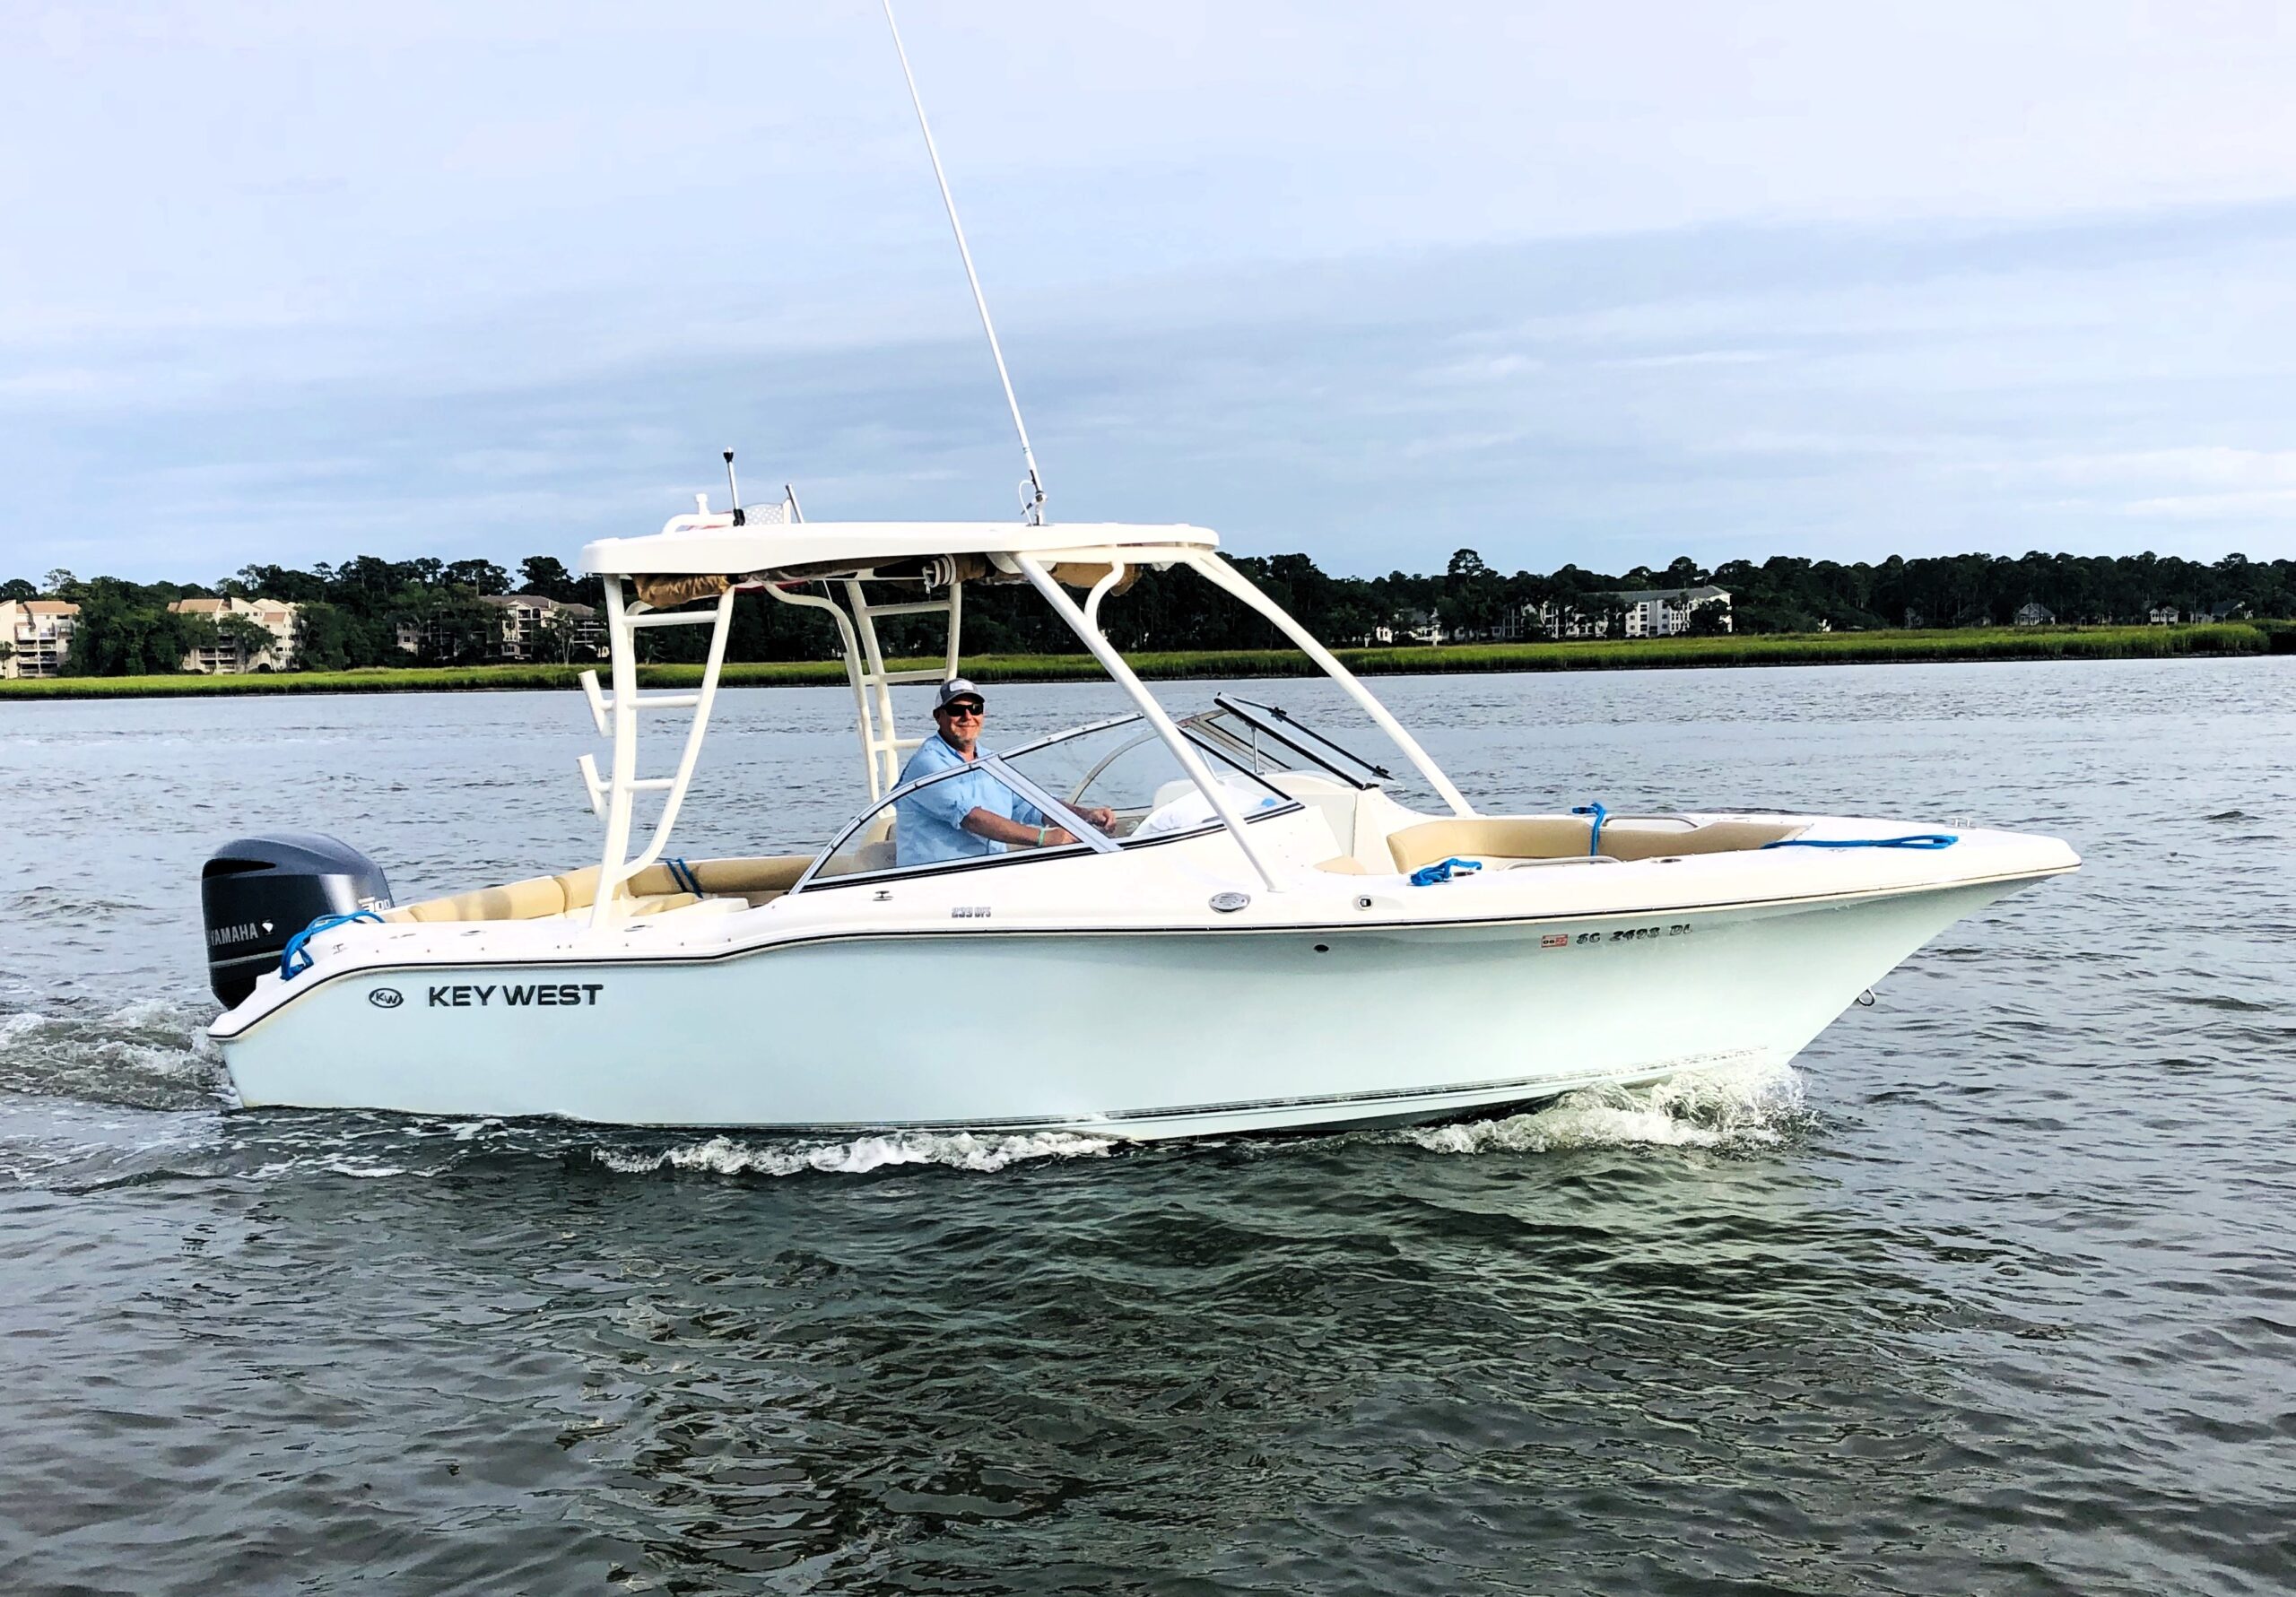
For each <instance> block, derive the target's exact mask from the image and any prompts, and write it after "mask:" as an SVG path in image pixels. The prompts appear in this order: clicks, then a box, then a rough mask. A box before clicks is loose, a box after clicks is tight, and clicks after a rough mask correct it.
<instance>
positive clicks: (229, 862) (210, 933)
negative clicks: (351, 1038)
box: [199, 832, 391, 1009]
mask: <svg viewBox="0 0 2296 1597" xmlns="http://www.w3.org/2000/svg"><path fill="white" fill-rule="evenodd" d="M390 901H391V884H390V883H389V882H388V881H386V880H384V877H383V872H382V867H380V866H379V865H378V864H375V862H374V861H372V860H370V859H369V858H368V857H367V856H366V855H363V854H361V853H360V852H359V851H358V850H357V849H355V848H353V847H352V846H351V845H350V844H348V843H344V842H341V841H339V840H338V839H336V838H330V837H327V836H326V835H325V834H324V833H320V832H265V833H263V834H261V835H260V836H257V837H253V838H237V839H235V840H234V841H232V842H230V843H226V844H224V845H223V846H222V847H221V848H219V849H217V850H216V851H215V853H214V854H213V855H212V856H210V858H209V859H208V861H207V864H205V865H204V867H203V868H202V869H201V871H200V872H199V906H200V908H201V910H202V912H203V913H204V916H205V917H206V922H207V982H208V985H210V986H212V987H213V988H214V989H215V996H216V997H218V998H220V999H222V1001H223V1007H224V1008H226V1009H230V1008H234V1007H236V1006H237V1005H238V1004H239V1002H240V1000H242V999H244V998H245V997H247V995H248V994H250V993H252V992H254V991H255V980H256V977H257V976H261V975H262V974H263V973H264V972H265V970H268V969H273V968H276V967H277V965H278V963H279V957H280V955H281V954H282V953H283V952H285V950H286V948H287V940H288V939H289V938H291V937H292V936H294V935H295V933H298V932H300V931H301V930H302V929H303V928H304V927H305V926H308V925H309V924H311V923H312V922H313V921H315V920H317V919H318V917H319V916H323V915H349V914H350V913H352V911H353V910H358V909H387V908H388V907H390Z"/></svg>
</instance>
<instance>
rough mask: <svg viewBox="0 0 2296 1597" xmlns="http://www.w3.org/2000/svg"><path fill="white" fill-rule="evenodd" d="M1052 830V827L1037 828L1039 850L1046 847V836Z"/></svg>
mask: <svg viewBox="0 0 2296 1597" xmlns="http://www.w3.org/2000/svg"><path fill="white" fill-rule="evenodd" d="M1050 830H1051V828H1050V827H1044V826H1040V827H1039V828H1037V846H1038V847H1039V848H1042V847H1043V846H1044V835H1045V833H1047V832H1048V831H1050Z"/></svg>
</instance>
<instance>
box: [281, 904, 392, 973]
mask: <svg viewBox="0 0 2296 1597" xmlns="http://www.w3.org/2000/svg"><path fill="white" fill-rule="evenodd" d="M353 921H372V922H374V923H375V924H377V925H378V926H379V925H381V924H383V917H382V916H379V915H377V914H376V913H375V912H374V911H373V910H371V909H354V910H352V912H351V913H350V914H349V915H323V916H319V918H318V919H317V920H315V921H313V922H312V923H311V924H309V925H308V926H305V927H304V928H303V929H302V930H301V931H300V932H298V933H295V935H293V936H292V937H290V938H289V939H288V940H287V946H286V947H285V948H283V949H281V950H279V979H280V980H281V981H283V982H291V981H293V980H294V979H295V978H296V977H297V976H300V975H302V974H303V972H305V971H306V970H309V968H311V956H310V950H308V949H306V948H305V947H304V946H303V945H304V944H305V943H307V942H309V941H310V940H311V939H312V938H314V937H317V935H318V934H319V933H322V932H332V931H334V930H335V928H336V927H337V926H347V925H349V924H351V923H352V922H353ZM298 959H300V960H301V961H302V963H301V964H300V965H298V964H297V963H296V962H295V961H296V960H298Z"/></svg>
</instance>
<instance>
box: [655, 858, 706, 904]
mask: <svg viewBox="0 0 2296 1597" xmlns="http://www.w3.org/2000/svg"><path fill="white" fill-rule="evenodd" d="M664 863H665V864H667V865H668V866H669V867H670V880H671V881H674V882H676V883H677V884H678V890H679V891H681V892H688V893H691V894H692V895H693V896H694V897H695V898H700V897H701V896H702V892H701V882H700V879H699V878H697V877H696V876H695V875H694V873H693V870H692V867H691V866H689V865H688V864H686V863H685V862H684V861H683V860H667V861H665V862H664Z"/></svg>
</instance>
